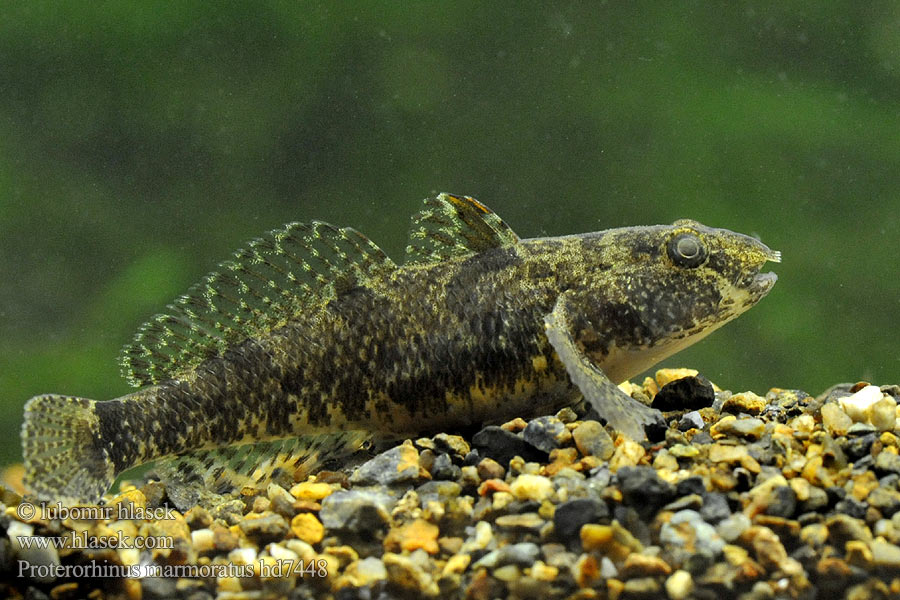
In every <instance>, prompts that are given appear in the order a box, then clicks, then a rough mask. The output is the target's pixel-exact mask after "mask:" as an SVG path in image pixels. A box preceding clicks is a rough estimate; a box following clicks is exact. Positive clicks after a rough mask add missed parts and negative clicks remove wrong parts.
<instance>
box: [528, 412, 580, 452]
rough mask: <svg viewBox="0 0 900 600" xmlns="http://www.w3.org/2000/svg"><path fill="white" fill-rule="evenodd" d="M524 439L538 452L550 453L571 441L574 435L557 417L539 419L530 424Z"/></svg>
mask: <svg viewBox="0 0 900 600" xmlns="http://www.w3.org/2000/svg"><path fill="white" fill-rule="evenodd" d="M522 437H523V438H524V439H525V441H526V442H528V443H529V444H531V445H532V446H534V447H535V448H537V449H538V450H543V451H544V452H548V453H549V452H550V451H551V450H554V449H556V448H559V447H560V445H561V444H562V443H565V442H566V441H567V440H569V439H571V438H572V434H571V433H570V432H569V430H568V429H567V428H566V425H565V424H564V423H563V422H562V421H560V420H559V419H557V418H556V417H538V418H536V419H532V420H531V421H529V422H528V425H527V426H526V427H525V430H524V431H523V432H522Z"/></svg>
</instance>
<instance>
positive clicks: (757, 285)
mask: <svg viewBox="0 0 900 600" xmlns="http://www.w3.org/2000/svg"><path fill="white" fill-rule="evenodd" d="M759 246H761V247H760V248H759V250H760V252H759V259H761V260H760V261H759V264H758V265H756V267H755V268H753V269H752V270H751V271H750V272H749V273H747V275H745V276H744V277H743V278H741V279H740V280H739V281H738V282H737V287H740V288H743V289H745V290H746V291H747V292H749V293H750V295H751V296H752V297H754V298H757V299H759V298H762V297H763V296H765V295H766V294H768V293H769V291H770V290H771V289H772V286H774V285H775V282H776V281H778V275H776V274H775V273H772V272H766V273H760V270H761V269H762V268H763V265H765V264H766V263H767V262H774V263H780V262H781V252H779V251H777V250H771V249H769V248H768V247H767V246H765V245H763V244H759Z"/></svg>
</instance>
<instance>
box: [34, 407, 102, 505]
mask: <svg viewBox="0 0 900 600" xmlns="http://www.w3.org/2000/svg"><path fill="white" fill-rule="evenodd" d="M95 404H96V402H95V401H94V400H88V399H86V398H76V397H73V396H57V395H53V394H47V395H44V396H35V397H34V398H32V399H31V400H29V401H28V403H27V404H25V422H24V423H23V424H22V455H23V456H24V458H25V488H26V489H27V490H28V491H30V492H32V493H34V494H36V495H37V496H38V497H39V498H41V499H42V500H48V501H51V500H52V501H54V502H56V501H59V502H64V503H70V504H71V503H84V502H96V501H97V500H98V499H99V498H100V496H102V495H103V493H104V492H106V490H107V489H109V487H110V486H111V485H112V483H113V481H115V478H116V472H115V467H114V465H113V463H112V461H111V460H110V459H109V454H108V453H107V451H106V449H105V448H104V447H103V443H102V440H101V438H100V422H99V419H98V418H97V413H96V412H95V410H94V405H95Z"/></svg>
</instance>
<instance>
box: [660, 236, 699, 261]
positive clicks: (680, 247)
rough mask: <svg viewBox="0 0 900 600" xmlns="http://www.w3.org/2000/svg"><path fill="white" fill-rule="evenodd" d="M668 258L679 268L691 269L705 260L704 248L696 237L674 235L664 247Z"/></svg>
mask: <svg viewBox="0 0 900 600" xmlns="http://www.w3.org/2000/svg"><path fill="white" fill-rule="evenodd" d="M666 251H667V252H668V254H669V258H671V259H672V262H674V263H675V264H676V265H678V266H680V267H687V268H693V267H696V266H699V265H700V264H702V263H703V261H705V260H706V248H704V247H703V243H702V242H701V241H700V238H698V237H697V236H696V235H694V234H692V233H682V234H679V235H676V236H675V237H673V238H672V239H671V240H669V243H668V245H667V247H666Z"/></svg>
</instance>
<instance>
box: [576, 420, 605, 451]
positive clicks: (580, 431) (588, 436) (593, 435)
mask: <svg viewBox="0 0 900 600" xmlns="http://www.w3.org/2000/svg"><path fill="white" fill-rule="evenodd" d="M572 437H573V438H574V440H575V447H576V448H578V451H579V452H581V454H583V455H584V456H596V457H598V458H600V459H602V460H609V458H610V457H611V456H612V455H613V452H614V451H615V444H614V443H613V440H612V438H611V437H610V436H609V433H607V431H606V429H605V428H604V427H603V425H601V424H600V423H599V422H598V421H593V420H587V421H582V422H581V423H579V424H578V426H577V427H575V429H574V430H573V431H572Z"/></svg>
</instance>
